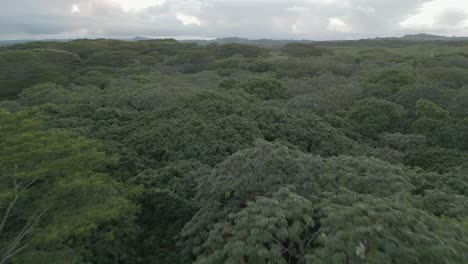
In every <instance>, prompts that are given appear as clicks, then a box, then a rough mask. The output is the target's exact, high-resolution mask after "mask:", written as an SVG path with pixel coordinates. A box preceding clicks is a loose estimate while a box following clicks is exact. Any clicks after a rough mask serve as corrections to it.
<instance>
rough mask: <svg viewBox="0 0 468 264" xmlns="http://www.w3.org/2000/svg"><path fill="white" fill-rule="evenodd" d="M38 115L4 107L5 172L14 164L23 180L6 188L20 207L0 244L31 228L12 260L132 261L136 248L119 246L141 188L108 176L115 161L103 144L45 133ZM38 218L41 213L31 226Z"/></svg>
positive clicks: (1, 154)
mask: <svg viewBox="0 0 468 264" xmlns="http://www.w3.org/2000/svg"><path fill="white" fill-rule="evenodd" d="M35 115H37V112H36V111H34V110H29V111H26V112H18V113H16V114H12V113H9V112H6V111H3V110H2V111H1V112H0V119H1V120H2V126H1V127H0V139H1V140H0V160H1V161H2V163H1V164H0V169H2V170H4V169H9V168H13V167H15V166H16V167H17V170H16V173H15V175H14V181H16V182H18V184H15V185H11V184H8V183H5V184H6V185H5V184H2V186H1V188H2V189H5V188H7V189H9V190H10V191H9V192H10V193H11V192H15V190H17V192H21V196H20V197H18V198H17V199H18V200H17V202H16V204H17V205H18V208H21V210H19V211H17V212H15V214H14V215H13V214H10V217H8V218H9V223H8V226H6V227H5V228H6V229H5V230H7V232H5V233H4V235H2V238H1V241H0V242H1V243H5V242H6V241H11V239H12V237H14V236H16V235H17V234H20V233H21V232H23V231H21V230H22V228H23V227H25V226H31V228H28V232H27V234H25V236H24V237H23V238H22V241H24V242H25V243H26V244H28V247H27V248H24V250H22V251H21V252H19V254H17V255H16V256H14V257H13V259H12V261H13V263H25V262H34V263H50V262H51V261H52V260H54V261H56V260H57V259H60V261H63V262H67V261H68V262H70V263H76V262H77V261H78V259H79V258H84V259H88V260H90V261H92V260H93V259H95V260H96V261H98V260H99V262H100V263H106V262H107V261H111V262H112V261H119V260H123V259H125V258H128V257H129V256H130V253H131V252H128V251H127V252H126V251H125V250H124V249H123V248H120V246H124V244H121V242H118V241H121V240H122V239H123V238H125V237H127V236H132V232H134V230H132V228H134V227H132V221H133V219H134V216H135V213H136V211H137V208H136V206H135V205H134V204H133V202H132V201H131V200H130V197H131V196H133V195H135V194H136V192H137V191H138V189H135V188H134V187H130V188H128V187H129V186H126V187H125V188H124V185H123V184H122V183H120V182H117V181H115V180H113V179H112V178H111V177H110V175H109V174H108V173H106V171H107V170H108V169H107V168H108V167H109V166H113V165H112V164H115V161H116V158H115V157H108V156H106V154H105V153H104V152H102V151H101V150H99V144H97V143H96V142H94V141H91V140H88V139H85V138H83V137H77V136H74V135H72V134H71V133H67V132H63V131H57V130H43V129H42V128H41V127H42V124H41V122H40V121H38V120H37V118H35V117H34V116H35ZM20 183H25V184H20ZM9 186H10V187H9ZM15 186H16V187H15ZM18 186H20V187H18ZM12 187H13V189H11V188H12ZM26 187H27V188H26ZM18 188H19V189H18ZM44 208H47V210H45V211H44ZM35 215H37V216H38V215H42V216H41V217H40V219H38V220H37V221H36V223H35V225H32V223H30V224H29V225H28V222H30V221H29V220H30V219H31V217H33V216H35ZM33 219H34V217H33ZM35 227H37V228H35ZM119 244H120V246H119ZM91 245H92V246H91ZM88 246H90V247H88ZM103 256H105V257H106V259H105V260H104V259H103ZM33 260H34V261H33Z"/></svg>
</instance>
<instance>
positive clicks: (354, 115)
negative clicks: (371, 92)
mask: <svg viewBox="0 0 468 264" xmlns="http://www.w3.org/2000/svg"><path fill="white" fill-rule="evenodd" d="M404 114H405V111H404V109H403V107H401V106H399V105H397V104H394V103H391V102H389V101H386V100H381V99H376V98H366V99H364V100H362V101H359V102H357V103H356V104H355V105H354V106H353V107H352V108H351V109H350V110H349V111H348V118H349V120H350V121H351V123H352V124H353V126H354V129H355V130H356V131H357V132H359V133H360V134H361V135H363V136H366V137H369V138H376V137H377V136H378V135H379V134H380V133H382V132H397V131H398V130H399V129H401V128H402V124H403V117H404Z"/></svg>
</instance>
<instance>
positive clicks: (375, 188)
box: [0, 39, 468, 264]
mask: <svg viewBox="0 0 468 264" xmlns="http://www.w3.org/2000/svg"><path fill="white" fill-rule="evenodd" d="M268 43H269V44H270V45H268V46H266V45H251V44H244V43H213V42H209V43H198V44H196V43H190V42H178V41H175V40H172V39H163V40H143V41H133V42H132V41H118V40H107V39H98V40H86V39H82V40H73V41H69V42H32V43H24V44H16V45H11V46H3V47H1V48H0V175H1V178H0V221H1V222H0V263H2V264H3V263H5V264H6V263H13V264H19V263H36V264H46V263H47V264H49V263H102V264H107V263H108V264H127V263H171V264H172V263H175V264H177V263H197V264H208V263H213V264H215V263H254V264H257V263H258V264H263V263H265V264H266V263H291V264H293V263H294V264H295V263H299V264H302V263H424V264H426V263H437V264H439V263H468V42H463V41H417V40H414V41H405V40H398V39H387V40H385V39H384V40H362V41H342V42H316V43H300V42H295V43H288V44H285V43H282V42H281V43H279V44H277V45H271V43H272V42H271V41H270V42H268Z"/></svg>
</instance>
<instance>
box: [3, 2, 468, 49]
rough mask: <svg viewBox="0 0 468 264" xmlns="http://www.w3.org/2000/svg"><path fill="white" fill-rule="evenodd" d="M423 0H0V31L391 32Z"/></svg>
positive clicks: (453, 16)
mask: <svg viewBox="0 0 468 264" xmlns="http://www.w3.org/2000/svg"><path fill="white" fill-rule="evenodd" d="M130 1H131V0H130ZM427 1H430V0H423V1H421V0H373V1H370V0H335V1H333V0H289V1H288V0H166V1H164V2H163V3H162V4H159V5H152V6H148V7H147V8H145V9H141V10H138V11H132V12H126V11H124V10H123V9H122V8H120V7H119V6H118V5H116V4H115V3H113V2H112V0H41V1H37V0H15V1H1V2H0V39H7V38H12V37H17V38H21V37H22V38H29V37H30V38H34V37H43V36H48V37H54V36H56V37H85V36H86V37H132V36H137V35H138V36H172V37H177V36H198V37H207V38H215V37H226V36H239V37H248V38H296V39H298V38H301V39H317V40H323V39H347V38H366V37H377V36H382V37H383V36H395V35H403V34H404V33H406V32H408V31H410V30H409V29H403V28H402V27H401V26H400V25H399V22H401V21H403V20H404V19H406V18H408V17H409V16H411V15H414V14H415V13H417V12H418V10H419V8H420V7H421V5H422V4H423V3H424V2H427ZM73 5H78V6H79V8H80V13H74V14H72V13H71V10H72V6H73ZM452 11H453V10H452ZM452 11H451V12H452ZM177 13H183V14H185V15H188V16H194V17H196V18H198V19H199V20H200V26H198V25H193V24H189V25H184V24H183V23H182V21H180V20H178V19H177V18H176V14H177ZM462 15H463V16H462ZM331 18H333V19H339V20H340V21H343V22H344V23H345V24H346V27H347V30H341V31H340V30H330V28H328V29H327V26H328V23H329V20H330V19H331ZM463 19H465V16H464V14H462V13H453V12H452V13H446V14H442V15H440V16H439V17H438V18H437V21H438V23H439V24H440V25H437V27H434V28H433V29H431V28H427V29H426V30H427V31H429V32H428V33H431V32H430V31H431V30H432V31H433V32H436V31H437V32H440V31H441V27H443V26H444V25H445V26H450V25H453V24H456V23H459V22H460V21H462V20H463ZM460 33H465V32H460Z"/></svg>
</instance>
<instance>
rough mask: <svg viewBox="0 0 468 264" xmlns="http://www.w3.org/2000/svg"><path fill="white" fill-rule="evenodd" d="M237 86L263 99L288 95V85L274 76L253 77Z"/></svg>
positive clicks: (280, 97)
mask: <svg viewBox="0 0 468 264" xmlns="http://www.w3.org/2000/svg"><path fill="white" fill-rule="evenodd" d="M237 87H238V88H239V89H241V90H243V91H245V92H246V93H249V94H251V95H253V96H256V97H258V98H260V99H262V100H271V99H282V98H285V96H286V86H285V85H284V84H283V83H282V82H281V81H279V80H277V79H274V78H251V79H249V80H247V81H245V82H242V83H240V84H239V85H238V86H237Z"/></svg>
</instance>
